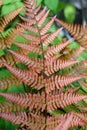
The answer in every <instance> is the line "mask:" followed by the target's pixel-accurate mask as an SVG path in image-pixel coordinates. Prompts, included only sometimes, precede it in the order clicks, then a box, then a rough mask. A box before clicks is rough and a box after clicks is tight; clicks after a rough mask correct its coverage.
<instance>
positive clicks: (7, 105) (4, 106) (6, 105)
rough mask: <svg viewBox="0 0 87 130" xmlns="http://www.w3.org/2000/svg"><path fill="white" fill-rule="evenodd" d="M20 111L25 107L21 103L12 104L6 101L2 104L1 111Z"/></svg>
mask: <svg viewBox="0 0 87 130" xmlns="http://www.w3.org/2000/svg"><path fill="white" fill-rule="evenodd" d="M12 111H14V112H20V111H23V108H22V107H21V106H20V105H17V104H16V105H15V104H11V103H9V102H4V103H1V104H0V113H10V112H12Z"/></svg>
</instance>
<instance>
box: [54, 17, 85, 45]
mask: <svg viewBox="0 0 87 130" xmlns="http://www.w3.org/2000/svg"><path fill="white" fill-rule="evenodd" d="M55 21H56V22H58V23H59V24H61V25H62V26H63V27H64V28H65V29H66V30H68V32H69V33H70V34H71V35H72V36H73V37H74V38H75V39H76V40H77V41H78V42H79V43H80V44H81V45H82V46H83V47H87V45H86V42H87V33H86V29H87V26H82V25H79V24H73V23H72V24H69V23H66V22H64V21H62V20H59V19H55Z"/></svg>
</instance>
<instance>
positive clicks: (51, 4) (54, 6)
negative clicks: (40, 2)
mask: <svg viewBox="0 0 87 130" xmlns="http://www.w3.org/2000/svg"><path fill="white" fill-rule="evenodd" d="M44 3H45V5H46V6H47V7H48V8H49V9H50V10H52V11H53V12H54V13H56V12H57V11H58V4H59V0H55V1H54V0H44Z"/></svg>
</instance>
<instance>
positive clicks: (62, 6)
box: [58, 2, 66, 11]
mask: <svg viewBox="0 0 87 130" xmlns="http://www.w3.org/2000/svg"><path fill="white" fill-rule="evenodd" d="M65 6H66V3H65V2H59V5H58V11H61V10H62V9H64V8H65Z"/></svg>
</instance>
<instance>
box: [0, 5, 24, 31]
mask: <svg viewBox="0 0 87 130" xmlns="http://www.w3.org/2000/svg"><path fill="white" fill-rule="evenodd" d="M22 9H23V7H20V8H18V9H17V10H15V11H13V12H11V13H10V14H7V15H5V16H4V17H3V18H1V19H0V32H2V31H3V30H4V28H5V26H6V25H7V24H8V23H9V22H10V21H11V20H12V19H14V18H15V17H16V16H17V15H18V14H19V12H20V11H21V10H22Z"/></svg>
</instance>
